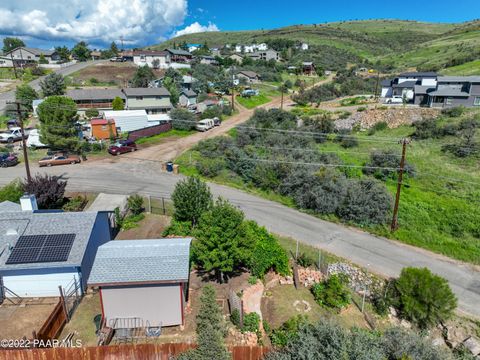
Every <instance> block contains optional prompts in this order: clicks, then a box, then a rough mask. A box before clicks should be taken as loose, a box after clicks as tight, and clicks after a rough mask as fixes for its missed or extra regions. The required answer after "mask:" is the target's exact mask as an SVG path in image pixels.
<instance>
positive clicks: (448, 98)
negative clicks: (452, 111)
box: [445, 97, 453, 105]
mask: <svg viewBox="0 0 480 360" xmlns="http://www.w3.org/2000/svg"><path fill="white" fill-rule="evenodd" d="M445 104H446V105H452V104H453V98H452V97H447V99H446V101H445Z"/></svg>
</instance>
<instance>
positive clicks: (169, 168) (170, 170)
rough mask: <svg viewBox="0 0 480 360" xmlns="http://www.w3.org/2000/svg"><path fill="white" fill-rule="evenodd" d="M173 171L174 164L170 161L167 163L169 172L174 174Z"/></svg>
mask: <svg viewBox="0 0 480 360" xmlns="http://www.w3.org/2000/svg"><path fill="white" fill-rule="evenodd" d="M172 171H173V162H171V161H169V162H167V172H172Z"/></svg>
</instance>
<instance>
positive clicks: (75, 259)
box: [0, 211, 110, 274]
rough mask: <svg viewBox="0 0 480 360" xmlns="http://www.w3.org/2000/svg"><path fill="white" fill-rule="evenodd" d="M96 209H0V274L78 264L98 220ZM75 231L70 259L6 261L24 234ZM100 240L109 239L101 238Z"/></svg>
mask: <svg viewBox="0 0 480 360" xmlns="http://www.w3.org/2000/svg"><path fill="white" fill-rule="evenodd" d="M97 216H98V213H97V212H32V211H10V212H7V211H4V212H0V274H1V273H2V272H3V271H6V270H30V269H44V268H46V267H48V268H59V267H79V266H81V264H82V260H83V257H84V254H85V251H86V248H87V245H88V242H89V240H90V236H91V233H92V230H93V227H94V225H95V222H96V220H97ZM53 234H75V241H74V243H73V246H72V249H71V251H70V254H69V256H68V259H67V261H62V262H49V263H31V264H9V265H6V264H5V261H6V260H7V259H8V256H9V255H10V250H9V248H11V247H14V246H15V244H16V243H17V241H18V239H19V237H20V236H22V235H53ZM102 240H103V241H100V243H102V242H105V241H108V240H110V239H109V238H108V239H102Z"/></svg>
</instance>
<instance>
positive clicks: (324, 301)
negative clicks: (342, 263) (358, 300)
mask: <svg viewBox="0 0 480 360" xmlns="http://www.w3.org/2000/svg"><path fill="white" fill-rule="evenodd" d="M312 293H313V297H314V298H315V301H317V302H318V303H319V304H320V305H324V306H327V307H331V308H334V309H337V310H340V309H342V308H344V307H346V306H347V305H348V304H350V301H351V297H350V291H349V289H348V288H347V279H346V277H345V276H342V275H331V276H330V277H329V278H328V279H327V280H325V281H324V282H322V283H317V284H315V285H313V287H312Z"/></svg>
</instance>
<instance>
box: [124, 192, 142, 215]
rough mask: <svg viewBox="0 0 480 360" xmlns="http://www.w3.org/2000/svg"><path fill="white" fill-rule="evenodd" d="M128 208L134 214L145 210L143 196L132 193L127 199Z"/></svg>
mask: <svg viewBox="0 0 480 360" xmlns="http://www.w3.org/2000/svg"><path fill="white" fill-rule="evenodd" d="M127 206H128V210H130V212H131V213H132V214H133V215H139V214H141V213H142V212H143V210H144V209H143V197H141V196H140V195H136V194H135V195H131V196H129V197H128V199H127Z"/></svg>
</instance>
